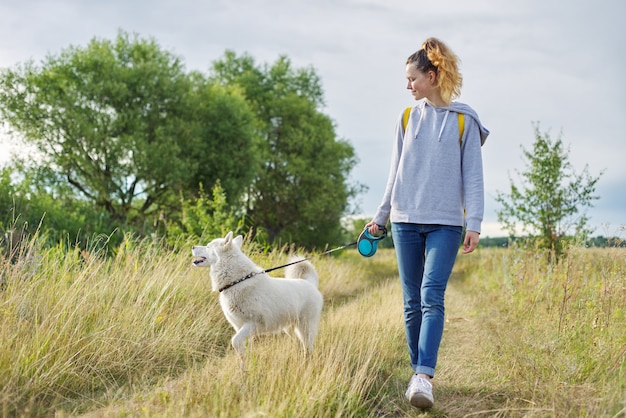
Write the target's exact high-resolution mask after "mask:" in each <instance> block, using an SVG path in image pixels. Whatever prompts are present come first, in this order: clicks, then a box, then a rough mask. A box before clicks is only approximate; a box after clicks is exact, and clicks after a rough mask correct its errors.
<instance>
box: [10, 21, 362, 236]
mask: <svg viewBox="0 0 626 418" xmlns="http://www.w3.org/2000/svg"><path fill="white" fill-rule="evenodd" d="M323 108H324V95H323V89H322V84H321V81H320V78H319V77H318V75H317V74H316V72H315V70H314V69H313V68H294V67H293V66H292V64H291V62H290V60H289V59H288V58H287V57H285V56H281V57H279V58H278V59H277V60H276V61H275V62H273V63H271V64H258V63H257V62H255V60H254V59H253V58H252V57H251V56H249V55H247V54H243V55H237V54H235V53H234V52H232V51H226V52H225V54H224V56H223V57H222V58H220V59H219V60H217V61H215V62H213V63H212V65H211V67H210V69H209V70H208V71H207V72H206V73H203V72H199V71H189V72H188V71H186V70H185V68H184V65H183V62H182V60H181V59H180V58H179V57H176V56H174V55H173V54H172V53H170V52H168V51H166V50H164V49H162V48H161V47H160V46H159V45H158V43H157V42H156V41H155V40H154V39H144V38H141V37H139V36H137V35H130V34H128V33H126V32H124V31H120V32H119V33H118V35H117V37H116V38H115V39H114V40H107V39H97V38H94V39H93V40H91V41H90V42H89V43H88V45H86V46H84V47H83V46H70V47H68V48H66V49H64V50H62V51H61V52H60V53H58V54H52V55H49V56H47V57H46V58H45V59H44V60H42V62H41V64H40V65H37V64H35V63H34V62H33V61H28V62H26V63H22V64H18V65H16V66H15V67H14V68H5V69H2V71H1V72H0V116H1V118H2V122H3V124H4V126H5V128H6V131H7V133H8V135H9V136H10V137H11V138H12V139H13V140H16V141H19V143H20V144H22V145H23V146H24V147H25V148H24V149H26V147H28V149H32V150H33V152H32V154H28V155H26V154H24V153H22V154H21V155H20V156H14V157H12V161H11V164H10V165H9V166H7V167H4V168H3V169H2V171H1V172H0V210H1V216H2V218H0V222H2V226H3V228H4V229H5V230H6V229H7V228H8V226H9V225H12V226H13V228H14V229H15V226H16V225H22V228H23V229H25V230H28V231H30V232H32V231H33V230H34V229H35V228H37V227H39V224H40V222H41V224H42V225H43V226H44V229H45V230H46V232H47V233H48V234H49V235H50V239H51V240H52V241H54V240H58V239H60V238H64V237H65V238H69V239H70V240H84V239H86V237H88V236H92V235H93V234H111V232H112V231H114V230H115V231H120V233H127V232H132V233H134V234H138V235H139V236H150V235H157V236H164V237H168V236H169V237H170V238H176V237H177V236H180V235H181V234H194V235H198V236H209V235H212V234H220V233H222V232H223V231H224V230H228V229H238V230H239V231H240V232H252V233H253V234H254V235H255V236H256V237H258V239H260V240H263V241H265V242H267V243H268V244H278V243H288V242H296V243H298V245H302V246H303V247H308V248H314V247H323V246H325V245H327V244H329V243H330V244H334V243H339V242H340V241H341V240H342V239H343V235H342V228H341V224H340V221H341V218H342V216H343V215H344V214H346V213H349V212H350V211H351V210H352V208H351V207H350V203H349V202H350V201H351V199H352V198H353V197H355V196H356V195H357V194H358V193H360V192H361V191H362V190H363V189H364V186H363V185H361V184H358V183H351V182H350V181H349V179H348V177H349V174H350V171H351V170H352V168H353V167H354V166H355V164H356V163H357V157H356V154H355V151H354V148H353V147H352V146H351V144H350V143H349V142H348V141H347V140H344V139H341V138H338V137H337V134H336V132H335V125H334V122H333V120H332V119H331V118H330V117H329V116H328V115H326V114H325V113H324V112H323ZM44 214H45V215H44ZM42 219H43V220H42ZM216 223H219V225H218V224H216Z"/></svg>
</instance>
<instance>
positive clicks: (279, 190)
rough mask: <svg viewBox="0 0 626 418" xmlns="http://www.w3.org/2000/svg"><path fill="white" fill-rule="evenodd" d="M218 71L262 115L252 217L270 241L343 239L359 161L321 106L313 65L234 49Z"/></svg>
mask: <svg viewBox="0 0 626 418" xmlns="http://www.w3.org/2000/svg"><path fill="white" fill-rule="evenodd" d="M213 77H214V79H215V80H217V81H218V82H220V83H222V84H224V85H238V86H240V87H241V88H242V89H243V91H244V94H245V95H246V97H247V99H248V101H249V102H250V103H251V104H252V106H253V108H254V110H255V112H256V114H257V121H258V125H257V130H258V132H259V136H260V137H261V142H260V145H259V157H260V160H261V167H260V172H259V174H258V176H257V177H256V178H255V180H254V182H253V183H251V186H250V189H249V191H248V194H247V202H246V213H247V215H248V218H249V220H250V222H252V223H253V225H254V226H255V227H257V228H260V229H261V230H262V231H265V233H267V239H268V241H269V242H270V243H273V242H275V241H277V240H279V241H282V242H295V243H297V244H298V245H302V246H306V247H323V246H324V245H326V244H329V243H330V244H334V243H337V242H340V240H341V239H342V228H341V222H340V220H341V217H342V215H344V214H345V213H346V211H347V210H348V208H349V206H348V202H349V199H350V198H351V197H353V196H355V195H356V194H357V193H358V192H359V191H360V190H361V186H359V185H352V184H349V182H348V175H349V173H350V171H351V170H352V168H353V167H354V165H355V164H356V162H357V160H356V157H355V153H354V149H353V147H352V146H351V145H350V144H349V143H348V142H346V141H344V140H340V139H337V136H336V133H335V127H334V124H333V122H332V120H331V119H330V118H329V117H328V116H327V115H325V114H324V113H322V111H321V109H322V108H323V105H324V101H323V91H322V88H321V82H320V79H319V77H318V76H317V75H316V73H315V71H314V70H313V69H312V68H305V69H294V68H292V66H291V63H290V61H289V59H287V58H286V57H284V56H283V57H280V58H278V60H277V61H276V62H274V63H273V64H272V65H264V66H257V65H256V64H255V62H254V60H253V59H252V58H251V57H250V56H247V55H243V56H240V57H237V56H236V55H235V54H234V53H233V52H230V51H228V52H227V53H226V54H225V57H224V58H223V59H222V60H220V61H217V62H215V63H214V66H213Z"/></svg>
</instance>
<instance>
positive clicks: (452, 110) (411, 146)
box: [373, 99, 489, 232]
mask: <svg viewBox="0 0 626 418" xmlns="http://www.w3.org/2000/svg"><path fill="white" fill-rule="evenodd" d="M403 113H404V112H403ZM403 113H402V114H401V115H400V117H399V118H398V122H397V125H396V140H395V142H394V145H393V153H392V156H391V167H390V169H389V178H388V179H387V187H386V189H385V194H384V196H383V199H382V201H381V203H380V206H379V207H378V211H377V212H376V215H375V216H374V219H373V220H374V222H376V223H377V224H379V225H386V224H387V221H388V220H390V219H391V222H406V223H418V224H440V225H454V226H466V227H467V230H469V231H476V232H480V226H481V222H482V220H483V212H484V187H483V166H482V155H481V149H480V147H481V146H482V145H483V144H484V143H485V140H486V139H487V136H488V135H489V131H488V130H487V129H486V128H485V127H484V126H482V124H481V123H480V120H479V119H478V115H477V114H476V112H475V111H474V110H473V109H472V108H471V107H469V106H468V105H466V104H463V103H458V102H452V103H451V104H450V105H449V106H445V107H435V106H433V105H431V104H430V103H428V102H427V101H426V100H424V99H422V100H419V101H418V102H417V104H416V105H415V106H414V107H413V109H412V110H411V113H410V116H409V120H408V123H407V126H406V132H404V129H403V128H402V116H403ZM457 113H463V114H464V115H465V127H464V129H463V137H462V143H461V144H460V143H459V122H458V115H457Z"/></svg>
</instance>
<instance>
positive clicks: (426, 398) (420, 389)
mask: <svg viewBox="0 0 626 418" xmlns="http://www.w3.org/2000/svg"><path fill="white" fill-rule="evenodd" d="M405 395H406V398H407V399H408V400H409V402H411V405H413V406H414V407H416V408H423V409H428V408H432V407H433V404H434V403H435V398H433V385H432V383H430V382H429V381H428V380H427V379H424V378H423V377H419V376H418V375H417V374H414V375H413V377H412V378H411V381H410V382H409V387H408V389H407V390H406V394H405Z"/></svg>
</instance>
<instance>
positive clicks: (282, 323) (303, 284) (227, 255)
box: [192, 232, 324, 360]
mask: <svg viewBox="0 0 626 418" xmlns="http://www.w3.org/2000/svg"><path fill="white" fill-rule="evenodd" d="M241 242H242V237H241V235H239V236H237V237H235V238H233V233H232V232H229V233H228V234H227V235H226V237H224V238H216V239H214V240H213V241H211V242H210V243H209V244H208V245H206V246H194V247H193V248H192V254H193V256H194V257H195V260H194V261H193V264H194V265H195V266H196V267H210V268H211V273H210V274H211V284H212V288H213V291H219V292H220V297H219V300H220V305H221V306H222V311H223V312H224V315H225V316H226V319H227V320H228V322H230V324H231V325H232V326H233V327H234V328H235V331H236V333H235V335H234V336H233V338H232V340H231V343H232V345H233V347H234V349H235V351H237V353H238V354H239V357H240V358H241V359H242V360H243V358H244V353H245V345H246V340H247V339H248V337H254V336H255V335H260V334H267V333H276V332H280V331H281V330H283V331H285V332H287V333H289V331H290V330H292V329H293V330H294V332H295V334H296V336H297V337H298V339H299V340H300V341H301V342H302V345H303V347H304V350H305V351H306V352H310V351H311V350H313V343H314V340H315V336H316V335H317V328H318V325H319V321H320V315H321V313H322V306H323V304H324V299H323V298H322V294H321V293H320V292H319V290H318V289H317V284H318V275H317V272H316V271H315V268H314V267H313V265H312V264H311V263H309V262H308V261H301V262H298V263H296V264H293V265H290V266H288V267H287V270H286V272H285V276H286V278H284V279H275V278H272V277H270V276H268V275H267V274H266V273H265V272H264V271H263V269H262V268H261V267H259V266H257V265H256V264H254V262H253V261H252V260H250V259H249V258H248V257H247V256H246V255H245V254H244V253H243V252H242V251H241ZM292 261H296V260H292Z"/></svg>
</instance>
